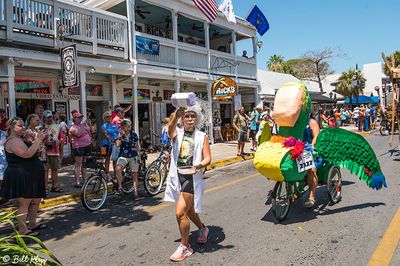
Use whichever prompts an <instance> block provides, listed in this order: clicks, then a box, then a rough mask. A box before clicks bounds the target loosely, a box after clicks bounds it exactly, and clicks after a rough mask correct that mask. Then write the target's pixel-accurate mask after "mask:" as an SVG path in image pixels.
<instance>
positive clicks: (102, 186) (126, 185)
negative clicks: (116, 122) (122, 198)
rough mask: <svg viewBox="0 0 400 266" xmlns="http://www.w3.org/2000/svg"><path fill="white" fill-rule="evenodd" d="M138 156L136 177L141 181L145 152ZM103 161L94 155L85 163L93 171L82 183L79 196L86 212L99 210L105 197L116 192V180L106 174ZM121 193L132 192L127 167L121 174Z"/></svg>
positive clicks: (101, 157)
mask: <svg viewBox="0 0 400 266" xmlns="http://www.w3.org/2000/svg"><path fill="white" fill-rule="evenodd" d="M139 156H141V163H140V165H139V170H138V175H139V177H142V178H141V179H143V177H144V176H145V175H146V171H147V167H146V160H147V151H146V150H143V149H142V150H141V151H140V154H139ZM104 160H105V158H104V157H103V156H100V155H99V154H98V153H94V154H93V155H92V156H90V157H89V158H88V160H87V162H86V167H87V168H92V169H95V173H93V174H91V175H90V176H89V177H88V178H87V180H86V181H85V182H84V184H83V186H82V189H81V194H80V198H81V202H82V205H83V207H85V209H87V210H88V211H96V210H98V209H100V208H101V207H102V206H103V205H104V203H105V202H106V199H107V196H108V195H109V194H115V193H117V191H118V182H117V179H116V178H115V176H114V175H111V174H107V172H106V169H105V168H104ZM108 182H111V185H110V186H109V185H108V184H107V183H108ZM122 192H123V193H125V194H130V193H132V192H133V179H132V175H131V172H130V169H129V167H127V168H125V169H124V171H123V172H122Z"/></svg>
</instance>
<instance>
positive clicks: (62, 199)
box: [39, 153, 254, 209]
mask: <svg viewBox="0 0 400 266" xmlns="http://www.w3.org/2000/svg"><path fill="white" fill-rule="evenodd" d="M253 158H254V154H252V153H251V154H249V155H245V156H236V157H232V158H228V159H224V160H218V161H215V162H213V163H211V164H210V165H208V166H207V167H206V170H207V171H210V170H213V169H216V168H219V167H223V166H227V165H231V164H234V163H238V162H243V161H246V160H251V159H253ZM72 201H75V202H77V201H80V194H70V195H64V196H59V197H55V198H50V199H45V200H44V202H43V203H41V204H40V205H39V209H46V208H49V207H54V206H58V205H61V204H65V203H69V202H72Z"/></svg>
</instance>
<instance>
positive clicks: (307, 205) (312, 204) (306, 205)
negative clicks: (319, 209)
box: [304, 199, 315, 209]
mask: <svg viewBox="0 0 400 266" xmlns="http://www.w3.org/2000/svg"><path fill="white" fill-rule="evenodd" d="M314 204H315V199H308V201H306V203H304V207H306V208H308V209H310V208H312V207H314Z"/></svg>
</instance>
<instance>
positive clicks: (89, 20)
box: [0, 0, 128, 59]
mask: <svg viewBox="0 0 400 266" xmlns="http://www.w3.org/2000/svg"><path fill="white" fill-rule="evenodd" d="M127 30H128V21H127V19H126V18H125V17H123V16H119V15H116V14H112V13H108V12H104V11H102V10H96V9H92V8H88V7H85V6H83V5H79V4H75V3H73V2H66V1H60V0H0V38H1V39H6V40H8V41H13V42H19V43H26V44H29V45H40V46H47V47H52V48H59V47H60V45H62V44H63V45H66V44H68V43H76V44H77V46H78V51H81V52H88V53H92V54H98V55H107V56H114V57H119V58H124V59H128V40H127V35H128V33H127V32H128V31H127ZM62 37H63V38H62ZM61 38H62V40H61ZM61 41H62V42H63V43H60V42H61Z"/></svg>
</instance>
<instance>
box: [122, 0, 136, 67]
mask: <svg viewBox="0 0 400 266" xmlns="http://www.w3.org/2000/svg"><path fill="white" fill-rule="evenodd" d="M126 10H127V19H128V24H126V23H125V24H124V40H125V46H124V49H125V53H124V57H125V56H126V53H128V52H129V53H128V56H129V61H130V62H133V60H134V59H136V34H135V32H136V27H135V24H136V20H135V12H134V10H135V1H134V0H127V1H126ZM126 27H128V29H127V32H126Z"/></svg>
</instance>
